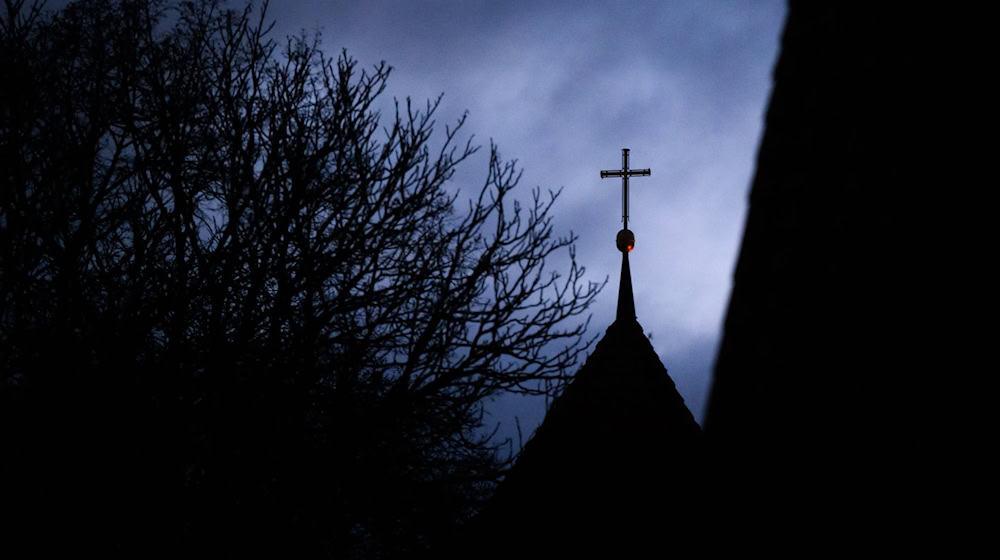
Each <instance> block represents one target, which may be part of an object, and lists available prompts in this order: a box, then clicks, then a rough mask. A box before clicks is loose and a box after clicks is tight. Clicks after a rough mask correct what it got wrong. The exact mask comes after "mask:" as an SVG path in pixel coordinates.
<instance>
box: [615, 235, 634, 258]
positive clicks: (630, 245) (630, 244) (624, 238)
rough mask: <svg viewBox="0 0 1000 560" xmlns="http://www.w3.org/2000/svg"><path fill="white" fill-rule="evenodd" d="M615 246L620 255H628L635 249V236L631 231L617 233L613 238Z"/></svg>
mask: <svg viewBox="0 0 1000 560" xmlns="http://www.w3.org/2000/svg"><path fill="white" fill-rule="evenodd" d="M615 245H617V246H618V250H619V251H621V252H622V253H628V252H630V251H631V250H632V249H634V248H635V234H634V233H632V231H631V230H627V229H623V230H621V231H619V232H618V236H617V237H616V238H615Z"/></svg>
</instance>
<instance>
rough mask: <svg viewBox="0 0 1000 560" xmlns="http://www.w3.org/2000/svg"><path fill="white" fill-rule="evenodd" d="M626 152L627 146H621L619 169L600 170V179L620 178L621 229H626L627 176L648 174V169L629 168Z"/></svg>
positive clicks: (644, 175) (645, 175) (627, 150)
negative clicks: (620, 166) (620, 165)
mask: <svg viewBox="0 0 1000 560" xmlns="http://www.w3.org/2000/svg"><path fill="white" fill-rule="evenodd" d="M628 152H629V149H628V148H622V168H621V169H615V170H605V171H601V179H605V178H607V177H621V178H622V222H623V223H624V224H625V225H624V228H623V229H628V178H629V177H648V176H649V174H650V172H649V169H629V168H628Z"/></svg>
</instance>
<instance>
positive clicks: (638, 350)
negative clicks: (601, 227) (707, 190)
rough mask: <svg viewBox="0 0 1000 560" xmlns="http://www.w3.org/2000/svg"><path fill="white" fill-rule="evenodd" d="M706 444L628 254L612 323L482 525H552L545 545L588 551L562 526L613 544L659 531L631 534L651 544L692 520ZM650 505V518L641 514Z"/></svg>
mask: <svg viewBox="0 0 1000 560" xmlns="http://www.w3.org/2000/svg"><path fill="white" fill-rule="evenodd" d="M700 441H701V428H700V427H699V426H698V424H697V423H696V422H695V420H694V417H693V416H692V414H691V412H690V411H689V410H688V408H687V407H686V406H685V405H684V399H683V398H682V397H681V395H680V394H679V393H678V392H677V389H676V387H675V385H674V382H673V380H671V379H670V376H669V375H668V373H667V369H666V368H665V367H664V366H663V363H662V362H661V361H660V358H659V356H657V354H656V351H655V350H654V349H653V346H652V344H651V343H650V341H649V339H648V338H647V337H646V336H645V335H644V334H643V330H642V327H641V326H640V325H639V323H638V321H637V320H636V316H635V303H634V298H633V294H632V279H631V271H630V270H629V263H628V252H627V251H623V252H622V276H621V283H620V285H619V291H618V310H617V318H616V320H615V322H614V323H612V324H611V326H610V327H609V328H608V329H607V331H606V332H605V335H604V337H603V338H602V339H601V340H600V341H599V342H598V344H597V346H596V348H595V349H594V352H593V353H592V354H591V355H590V356H589V357H588V358H587V361H586V363H585V364H584V366H583V367H582V368H581V369H580V370H579V372H577V374H576V376H575V378H574V379H573V381H572V382H571V383H570V384H569V385H568V386H567V387H566V389H565V391H564V392H563V393H562V394H561V395H560V396H558V397H557V398H556V399H554V401H553V403H552V405H551V407H550V408H549V410H548V412H547V414H546V416H545V420H544V421H543V422H542V424H541V425H540V426H539V427H538V429H537V430H536V431H535V433H534V435H533V437H532V438H531V439H530V441H528V443H527V444H526V445H525V447H524V449H523V450H522V452H521V454H520V455H519V457H518V459H517V461H516V463H515V464H514V466H513V468H512V469H511V471H510V472H509V473H508V475H507V477H506V479H505V480H504V482H503V483H502V484H501V486H500V488H498V490H497V495H496V497H495V499H494V501H493V503H492V504H491V506H492V507H490V508H489V509H488V510H487V511H486V512H485V515H484V516H483V518H484V519H482V522H483V523H484V524H488V525H490V526H491V529H490V530H491V531H497V530H501V531H502V529H510V530H517V529H515V527H524V528H531V527H536V528H537V527H547V529H543V530H546V531H550V533H549V534H550V535H551V537H543V540H545V539H550V540H548V541H547V542H548V545H550V546H552V547H554V548H559V547H562V546H564V544H565V545H566V546H571V547H572V546H580V545H581V543H580V542H578V543H576V545H569V544H568V543H564V540H565V535H563V534H560V532H559V530H560V529H563V530H566V531H574V532H577V533H578V532H580V531H581V530H582V531H588V529H589V530H592V531H593V532H594V534H590V535H589V536H588V537H586V539H590V540H586V539H585V540H584V541H581V542H584V543H586V542H597V541H601V546H616V547H617V546H618V545H616V544H613V543H617V542H619V541H622V539H623V538H625V535H623V534H622V532H627V533H629V534H632V533H633V532H635V531H653V533H648V534H645V537H636V535H634V534H632V535H631V537H629V538H631V539H633V540H634V539H636V538H639V540H638V541H634V543H633V544H635V546H640V547H644V546H645V545H646V544H649V543H643V542H642V539H643V538H645V539H651V538H653V536H652V535H653V534H655V535H656V537H655V538H657V539H659V538H660V537H662V536H663V535H664V534H665V533H664V531H666V532H669V531H670V529H669V528H665V527H664V526H663V525H664V524H670V525H672V526H673V528H674V529H676V528H677V526H678V524H679V525H680V526H684V525H687V524H690V523H692V519H693V518H692V515H691V511H690V507H691V504H693V503H694V501H695V500H694V498H693V496H694V494H693V492H694V490H693V488H695V487H697V485H696V484H693V483H692V480H691V479H692V476H694V475H693V473H694V472H695V471H696V470H697V469H696V467H695V465H696V464H698V457H700V455H699V451H700V449H699V448H698V446H699V445H700ZM650 507H653V508H655V509H656V511H657V515H656V516H654V517H652V518H650V517H648V515H647V514H646V513H644V512H646V511H648V510H649V508H650ZM640 527H644V529H640ZM500 534H502V533H500ZM598 534H599V535H600V536H599V537H598ZM536 536H537V535H536ZM594 539H597V541H595V540H594ZM561 543H562V544H561ZM626 548H627V546H626Z"/></svg>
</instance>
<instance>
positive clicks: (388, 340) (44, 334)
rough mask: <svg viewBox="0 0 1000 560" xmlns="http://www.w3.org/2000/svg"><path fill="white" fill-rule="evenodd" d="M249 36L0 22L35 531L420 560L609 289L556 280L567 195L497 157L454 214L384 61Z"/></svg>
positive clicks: (24, 447)
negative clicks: (385, 114) (491, 424)
mask: <svg viewBox="0 0 1000 560" xmlns="http://www.w3.org/2000/svg"><path fill="white" fill-rule="evenodd" d="M264 12H265V10H260V11H259V13H254V12H253V11H252V10H251V9H250V8H247V9H245V10H242V11H236V12H234V11H230V10H224V9H222V8H220V7H219V6H218V5H217V3H215V2H208V3H181V4H172V3H163V2H157V1H152V0H135V1H120V2H111V1H102V0H91V1H81V2H75V3H72V4H70V5H69V6H68V7H66V8H65V9H64V10H62V11H60V12H58V13H56V14H53V15H48V14H45V13H43V12H42V11H41V10H39V9H37V8H36V7H31V6H26V5H24V3H23V1H17V0H13V1H10V0H9V1H7V2H6V13H5V14H4V15H3V16H2V17H0V47H2V50H3V53H4V55H3V56H2V57H0V65H2V74H0V75H2V79H0V158H2V161H0V170H2V172H0V181H2V186H0V286H2V290H0V297H2V298H3V299H2V300H0V345H2V355H0V360H2V362H0V363H2V369H3V386H2V391H3V399H2V403H0V404H2V408H3V413H2V414H3V418H2V420H3V428H2V430H3V442H2V444H3V450H2V455H3V456H4V460H3V461H2V462H3V463H4V464H5V466H4V467H3V468H4V473H3V476H4V486H5V487H7V488H8V490H9V492H5V494H7V495H8V496H9V497H10V498H11V501H10V502H8V503H9V504H15V505H12V506H11V507H17V508H19V509H20V513H19V515H18V518H19V519H20V522H21V524H22V525H21V526H20V531H21V534H22V535H29V536H30V535H36V534H37V533H38V531H45V532H49V531H55V529H54V528H55V527H60V528H62V529H61V530H65V529H66V528H76V530H75V531H72V532H71V533H70V534H73V535H75V536H74V537H73V538H74V539H76V540H73V541H72V546H74V547H81V546H83V547H84V548H86V545H87V544H88V543H89V544H99V545H100V546H101V548H102V549H104V550H109V549H110V550H115V549H117V550H123V551H128V550H136V549H138V550H143V549H146V550H156V551H165V552H169V551H176V552H180V551H185V552H187V553H189V554H190V553H210V552H213V551H231V550H233V549H242V548H253V549H255V550H258V551H259V550H261V547H265V548H266V547H280V548H281V549H286V550H287V549H299V550H301V551H306V552H324V553H338V554H352V555H357V556H366V557H375V556H381V555H387V554H392V553H400V552H414V551H419V550H425V549H427V548H428V547H431V546H433V544H434V543H435V542H436V541H437V540H439V539H440V538H441V537H442V536H443V535H447V534H448V533H449V531H451V530H453V529H454V527H456V526H457V525H459V524H461V523H462V521H463V519H464V518H465V517H466V516H468V515H469V514H471V513H472V512H474V511H475V508H476V506H477V504H478V503H479V501H480V500H481V499H482V498H483V497H484V496H486V495H488V493H489V491H490V489H491V484H492V483H493V482H494V481H495V480H496V478H497V476H498V475H499V474H500V473H501V472H502V470H503V468H504V467H505V464H506V460H507V457H506V456H505V455H504V454H503V453H501V452H500V451H501V448H500V443H498V442H497V441H496V439H494V438H491V437H490V433H489V430H484V429H483V428H484V427H483V425H482V418H483V406H484V403H485V402H487V400H488V399H489V398H491V397H493V396H496V395H498V394H500V393H502V392H505V391H513V392H520V393H537V392H540V391H541V389H542V386H543V385H542V382H544V381H554V382H556V384H558V383H559V382H560V381H561V380H563V379H564V376H565V374H567V373H568V372H569V370H570V368H571V367H572V366H573V364H574V363H575V362H576V359H577V357H578V355H579V353H580V352H582V351H584V350H585V349H586V347H587V343H586V341H584V340H582V338H581V337H582V334H583V333H584V329H585V324H581V323H579V322H577V323H574V324H573V325H570V326H568V327H564V326H562V325H563V323H564V322H565V320H567V319H573V318H578V317H579V316H581V314H582V313H583V312H584V311H585V309H586V308H587V307H588V306H589V304H590V303H591V302H592V301H593V299H594V297H595V295H596V293H597V291H598V289H599V286H596V285H594V284H592V283H584V282H583V281H582V279H581V274H582V269H581V268H579V267H578V266H577V265H576V263H575V260H573V259H572V258H571V259H570V265H569V270H568V272H567V273H566V274H565V275H563V276H559V275H557V274H550V273H547V272H545V271H544V270H543V267H544V264H545V260H546V258H548V257H549V256H550V255H552V254H553V253H555V252H557V251H565V250H568V251H569V255H570V257H572V255H573V250H572V242H573V237H572V236H570V237H556V236H554V235H553V232H552V227H551V223H550V210H551V208H552V204H553V202H554V200H555V198H556V196H555V195H554V194H552V195H550V196H542V194H541V193H540V192H539V191H538V190H536V191H534V192H533V197H532V200H531V201H530V202H529V203H528V205H527V207H526V208H522V207H521V206H520V205H519V204H518V203H517V202H516V201H513V200H512V199H511V191H512V189H513V188H514V186H515V185H516V183H517V182H518V178H519V172H518V171H517V169H516V168H515V166H514V164H513V162H504V161H502V160H501V158H500V157H499V155H498V154H497V151H496V149H495V148H491V153H490V158H489V169H488V173H487V177H486V179H485V182H484V184H483V185H481V188H478V189H477V191H476V192H475V193H474V195H473V196H472V197H471V199H470V200H468V202H466V200H465V198H464V197H462V195H460V194H459V192H458V190H457V189H454V188H452V187H450V184H449V180H450V179H451V178H452V176H453V173H454V171H455V168H456V166H457V165H458V164H460V163H461V162H462V161H463V160H465V159H466V158H468V157H469V156H470V155H471V154H473V153H474V152H475V151H476V148H474V147H473V146H471V145H470V144H469V143H468V142H466V143H459V142H458V140H457V131H458V130H459V127H460V126H461V124H462V123H461V121H459V122H458V123H457V125H456V126H454V127H446V128H445V133H444V135H443V137H442V138H438V139H436V140H432V134H431V133H432V128H433V125H434V121H433V120H432V117H433V114H434V111H435V108H436V107H437V103H436V102H429V103H427V104H426V106H424V107H423V108H420V109H416V108H414V107H413V106H412V105H411V103H410V101H409V100H407V101H406V102H405V103H403V104H400V103H397V104H396V110H395V115H393V118H391V119H390V122H388V123H387V124H386V123H385V122H383V121H382V120H380V114H379V112H378V111H376V110H375V105H374V104H375V101H376V99H377V98H378V96H379V95H380V94H381V93H382V92H383V89H384V88H385V85H386V80H387V78H388V75H389V68H388V67H387V66H385V64H384V63H383V64H381V65H378V66H375V67H374V68H372V69H370V70H359V69H358V66H357V64H356V62H355V61H354V60H352V59H351V58H349V57H348V56H347V55H346V54H344V55H341V56H340V57H339V58H337V59H336V60H332V59H329V58H327V57H326V56H325V55H324V54H323V52H322V51H321V50H320V48H319V46H318V42H317V41H315V40H314V41H309V40H306V39H305V38H302V37H297V38H291V39H289V40H288V41H287V42H286V43H285V44H284V45H283V46H282V47H283V48H281V49H280V50H279V49H278V48H277V44H276V43H275V41H273V40H272V39H269V38H268V31H269V26H268V25H267V18H266V17H265V15H264ZM435 146H436V147H435ZM40 527H41V528H42V529H40ZM24 529H30V531H26V532H25V531H24ZM67 538H69V537H67ZM81 538H82V539H83V540H82V541H81V540H80V539H81ZM44 542H47V543H48V544H49V545H52V544H53V543H56V544H58V543H57V541H53V540H51V539H47V540H45V541H44Z"/></svg>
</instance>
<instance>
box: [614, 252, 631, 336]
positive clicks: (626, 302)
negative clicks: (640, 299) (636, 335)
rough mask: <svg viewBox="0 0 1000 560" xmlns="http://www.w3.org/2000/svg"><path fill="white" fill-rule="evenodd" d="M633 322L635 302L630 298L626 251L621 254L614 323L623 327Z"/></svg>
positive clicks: (629, 278)
mask: <svg viewBox="0 0 1000 560" xmlns="http://www.w3.org/2000/svg"><path fill="white" fill-rule="evenodd" d="M633 321H635V301H634V299H633V298H632V272H631V271H630V270H629V267H628V251H623V252H622V278H621V284H620V285H619V286H618V313H617V315H615V322H616V323H620V324H622V325H625V324H627V323H630V322H633Z"/></svg>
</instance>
